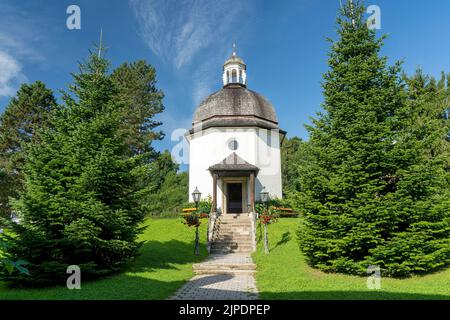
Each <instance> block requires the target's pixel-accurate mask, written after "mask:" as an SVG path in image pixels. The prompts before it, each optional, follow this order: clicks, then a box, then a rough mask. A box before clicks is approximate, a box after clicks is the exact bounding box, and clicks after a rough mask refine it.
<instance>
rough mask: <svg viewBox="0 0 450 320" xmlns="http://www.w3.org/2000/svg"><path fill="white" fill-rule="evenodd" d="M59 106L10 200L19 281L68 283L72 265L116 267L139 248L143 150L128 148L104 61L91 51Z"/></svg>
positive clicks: (96, 269) (86, 271) (100, 269)
mask: <svg viewBox="0 0 450 320" xmlns="http://www.w3.org/2000/svg"><path fill="white" fill-rule="evenodd" d="M73 78H74V83H73V85H71V86H70V87H69V92H67V93H65V94H64V96H63V100H64V106H63V107H61V108H60V110H58V111H57V112H56V113H55V114H54V115H53V117H52V127H51V128H48V129H44V130H42V131H41V132H40V139H41V143H39V144H33V145H31V146H30V147H29V148H28V150H27V161H26V164H25V178H26V179H25V180H26V182H25V191H24V192H23V193H22V194H21V196H20V199H19V200H17V201H16V202H15V203H14V208H15V210H16V211H17V212H19V213H20V214H21V218H22V221H21V223H20V224H11V228H12V229H13V231H14V236H13V237H10V238H9V239H8V241H9V243H10V248H9V249H8V252H7V255H8V257H9V258H11V260H13V261H15V260H16V259H18V258H20V259H23V260H26V261H27V262H28V263H29V264H28V265H27V267H28V270H29V272H30V274H31V276H26V275H22V274H17V273H16V274H12V275H11V276H10V277H9V279H10V280H11V281H12V282H13V283H14V284H16V285H33V286H40V285H49V284H53V283H56V284H61V285H63V284H65V279H66V278H67V274H66V270H67V267H68V266H70V265H77V266H79V267H80V268H81V272H82V277H83V279H89V278H91V277H97V276H100V275H105V274H108V273H110V272H113V271H117V270H119V269H120V267H121V266H122V265H123V264H124V263H125V262H127V261H129V260H130V259H132V258H133V257H135V255H136V254H137V250H138V248H139V243H138V242H137V236H138V234H139V232H140V228H139V225H140V223H141V222H142V220H143V212H142V210H141V204H140V199H141V198H142V196H143V194H145V193H146V191H147V190H146V185H145V182H144V181H143V179H144V178H143V177H146V176H147V175H148V170H147V169H148V168H147V166H148V165H147V164H146V155H145V154H140V155H133V156H132V155H130V153H129V149H128V145H127V142H126V138H127V137H126V135H125V134H124V133H123V130H120V129H121V125H122V123H123V122H124V118H123V115H124V112H123V110H124V108H126V107H127V106H126V105H125V104H124V103H123V102H122V101H120V100H119V99H116V97H117V92H118V90H119V89H118V88H117V86H116V85H115V84H114V82H113V80H112V79H111V76H110V75H109V74H108V61H106V60H105V59H104V58H102V57H99V56H98V55H97V54H91V56H90V58H89V59H88V60H87V61H86V62H85V63H83V64H81V65H80V67H79V72H78V73H76V74H74V75H73Z"/></svg>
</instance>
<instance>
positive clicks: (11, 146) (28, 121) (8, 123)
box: [0, 81, 56, 218]
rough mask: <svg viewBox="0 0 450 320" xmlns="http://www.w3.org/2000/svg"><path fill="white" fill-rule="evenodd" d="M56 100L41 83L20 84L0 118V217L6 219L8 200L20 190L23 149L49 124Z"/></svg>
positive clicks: (9, 209)
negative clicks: (39, 130) (40, 129)
mask: <svg viewBox="0 0 450 320" xmlns="http://www.w3.org/2000/svg"><path fill="white" fill-rule="evenodd" d="M55 107H56V100H55V98H54V96H53V93H52V91H51V90H50V89H47V88H46V86H45V85H44V84H43V83H42V82H40V81H36V82H34V83H32V84H23V85H22V86H21V87H20V89H19V91H18V92H17V95H16V96H15V97H14V98H12V99H11V102H10V103H9V104H8V106H7V107H6V109H5V111H4V112H3V114H2V115H1V116H0V217H4V218H9V217H10V216H11V213H12V212H11V208H10V205H9V199H10V198H11V197H17V196H18V193H19V192H20V191H21V190H22V188H23V174H22V171H23V165H24V162H25V152H24V148H25V145H26V144H27V143H38V141H39V139H38V136H37V134H36V132H37V129H39V128H43V127H46V126H48V125H49V119H50V113H51V111H52V110H53V109H54V108H55Z"/></svg>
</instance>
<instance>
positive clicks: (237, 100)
mask: <svg viewBox="0 0 450 320" xmlns="http://www.w3.org/2000/svg"><path fill="white" fill-rule="evenodd" d="M200 122H202V126H203V128H204V129H205V128H206V127H205V126H207V127H211V126H246V125H248V126H260V127H261V126H262V127H264V128H268V129H275V128H278V120H277V117H276V114H275V110H274V108H273V106H272V104H271V103H270V102H269V101H268V100H267V99H266V98H264V97H263V96H262V95H260V94H258V93H256V92H254V91H252V90H249V89H247V88H246V87H245V86H244V85H240V84H229V85H227V86H225V87H223V88H222V89H221V90H219V91H217V92H215V93H213V94H211V95H210V96H209V97H207V98H206V99H205V100H203V102H201V103H200V105H199V107H198V108H197V110H196V112H195V115H194V121H193V124H194V125H195V124H196V123H200Z"/></svg>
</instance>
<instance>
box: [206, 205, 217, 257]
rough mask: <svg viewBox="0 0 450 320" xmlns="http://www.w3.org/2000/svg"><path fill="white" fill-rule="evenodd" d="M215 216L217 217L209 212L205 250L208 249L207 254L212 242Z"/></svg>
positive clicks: (214, 213) (215, 213)
mask: <svg viewBox="0 0 450 320" xmlns="http://www.w3.org/2000/svg"><path fill="white" fill-rule="evenodd" d="M217 216H218V213H217V212H211V213H210V214H209V218H208V230H207V235H206V248H207V249H208V253H211V242H212V240H213V235H214V229H215V227H216V220H217Z"/></svg>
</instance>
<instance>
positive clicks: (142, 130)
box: [112, 60, 164, 160]
mask: <svg viewBox="0 0 450 320" xmlns="http://www.w3.org/2000/svg"><path fill="white" fill-rule="evenodd" d="M112 80H113V82H114V84H115V85H116V87H117V88H118V90H117V94H116V97H117V99H118V100H119V101H120V102H122V103H123V104H124V106H125V107H124V108H123V113H124V121H123V123H122V125H121V130H122V131H123V133H124V134H125V136H126V143H127V144H128V147H129V150H130V152H131V154H143V153H148V154H149V155H150V156H151V159H150V160H154V159H155V158H157V157H158V153H157V152H156V151H155V150H154V149H153V148H152V145H151V143H152V142H153V141H154V140H161V139H162V138H163V137H164V134H163V133H162V132H161V131H159V132H158V131H155V130H154V129H155V128H157V127H159V126H160V125H161V122H159V121H156V120H154V116H155V115H157V114H159V113H161V112H163V111H164V105H163V103H162V100H163V98H164V94H163V92H162V91H161V90H158V89H157V88H156V70H155V68H153V67H152V66H151V65H149V64H148V63H147V62H145V61H143V60H139V61H136V62H134V63H123V64H122V65H120V66H119V67H118V68H117V69H115V70H114V71H113V73H112Z"/></svg>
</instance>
